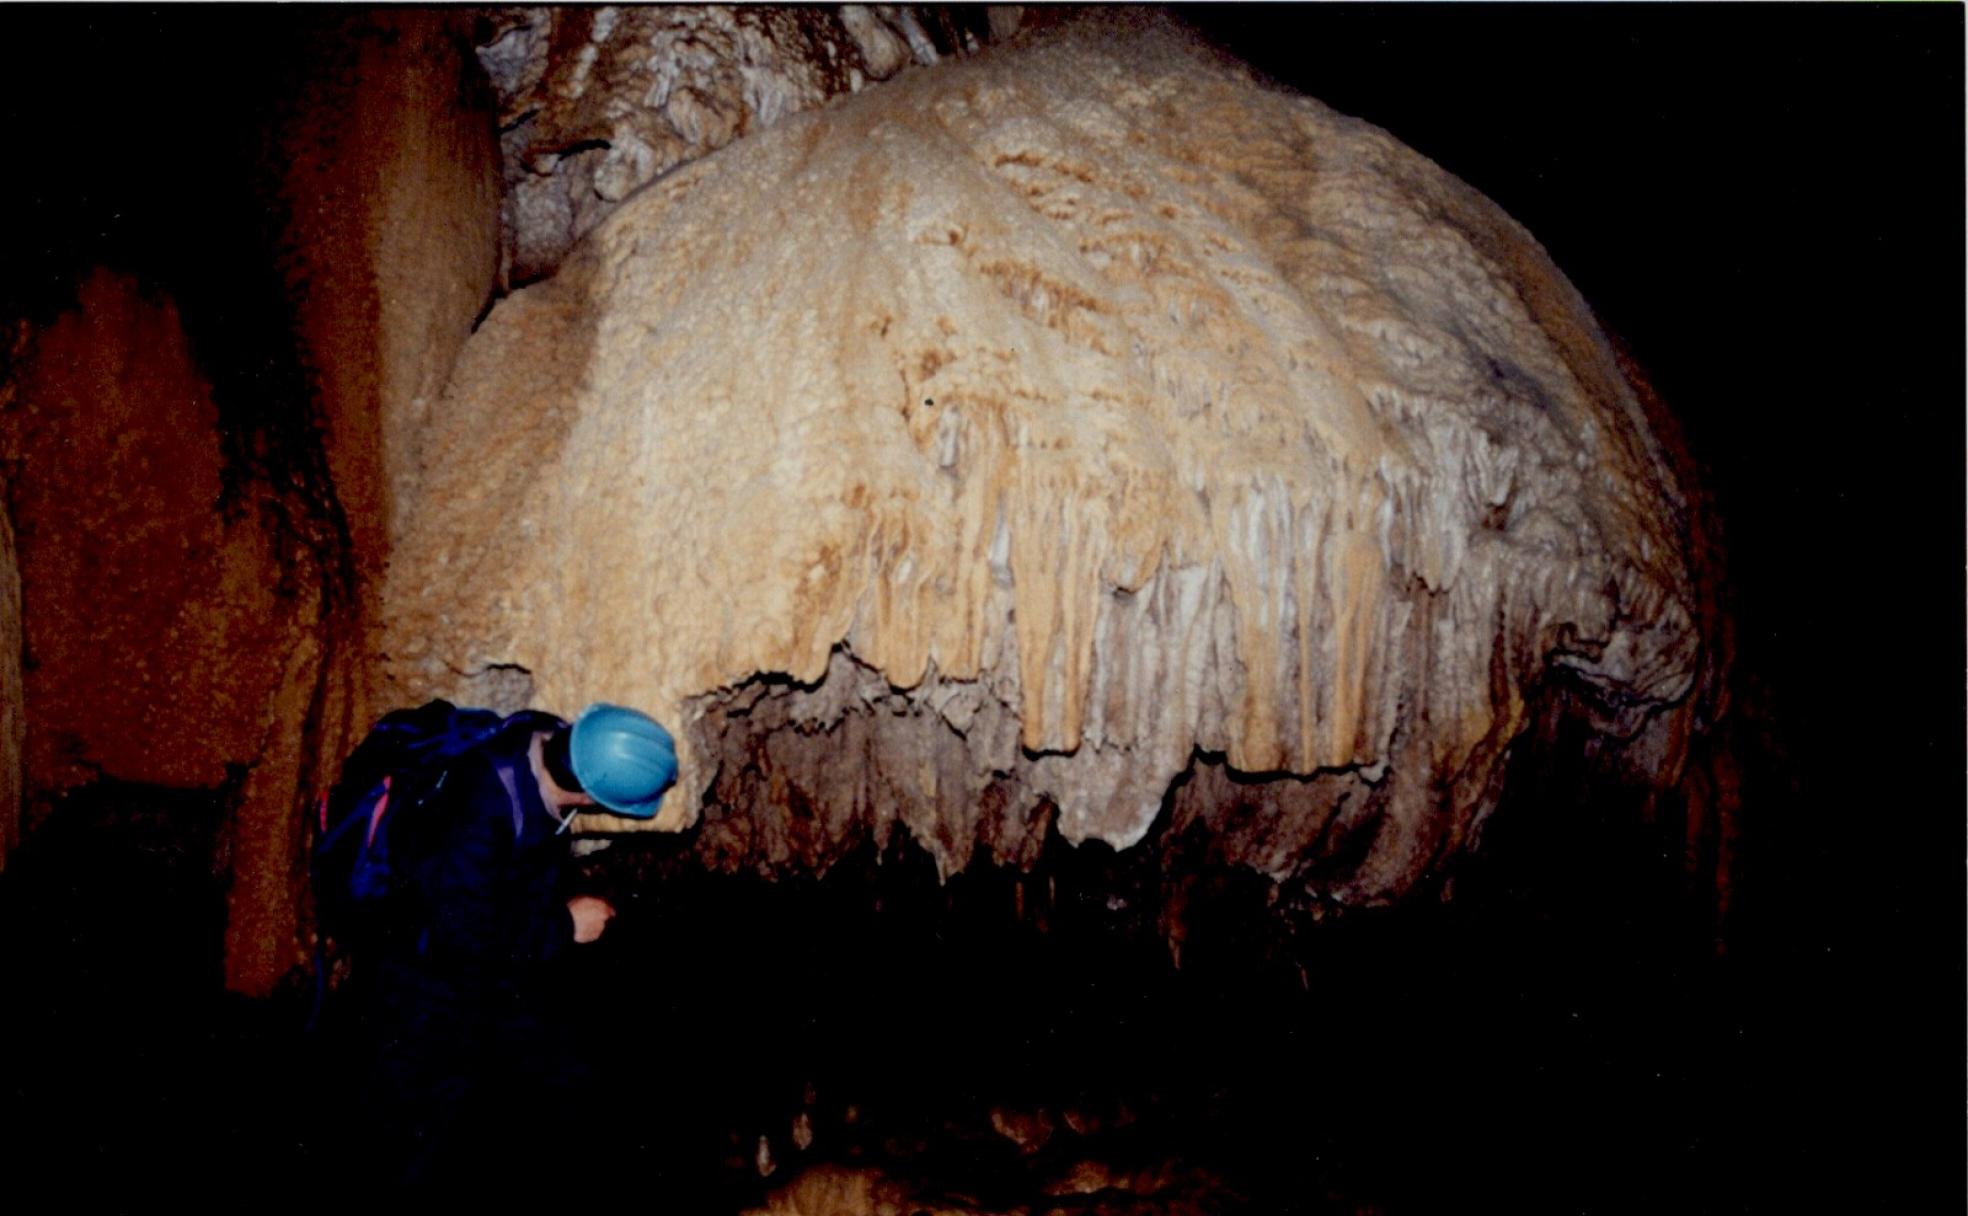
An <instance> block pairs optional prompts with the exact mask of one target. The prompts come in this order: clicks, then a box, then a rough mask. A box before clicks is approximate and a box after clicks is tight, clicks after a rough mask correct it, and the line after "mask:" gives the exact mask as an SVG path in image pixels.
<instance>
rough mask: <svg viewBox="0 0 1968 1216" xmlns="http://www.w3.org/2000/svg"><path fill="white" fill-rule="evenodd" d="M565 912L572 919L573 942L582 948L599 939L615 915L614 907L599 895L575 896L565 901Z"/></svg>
mask: <svg viewBox="0 0 1968 1216" xmlns="http://www.w3.org/2000/svg"><path fill="white" fill-rule="evenodd" d="M567 911H568V914H569V915H571V916H572V917H573V918H574V941H575V942H576V943H577V944H579V945H583V946H585V945H587V944H588V943H589V942H591V941H594V940H595V939H596V938H599V937H600V936H601V931H602V930H603V929H606V928H607V927H608V922H609V920H610V919H612V918H613V917H614V915H615V907H614V905H613V904H611V903H609V902H608V901H607V900H605V899H603V898H601V897H600V896H599V895H576V896H575V897H574V898H573V899H570V900H568V901H567Z"/></svg>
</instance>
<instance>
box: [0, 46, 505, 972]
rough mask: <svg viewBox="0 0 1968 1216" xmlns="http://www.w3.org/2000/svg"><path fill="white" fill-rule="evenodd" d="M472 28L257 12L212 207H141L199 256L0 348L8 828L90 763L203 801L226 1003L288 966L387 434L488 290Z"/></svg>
mask: <svg viewBox="0 0 1968 1216" xmlns="http://www.w3.org/2000/svg"><path fill="white" fill-rule="evenodd" d="M470 26H471V22H470V19H469V15H468V14H464V13H461V12H431V11H415V10H390V11H383V12H375V13H348V14H345V13H339V12H338V13H332V14H330V13H318V14H303V15H300V16H297V17H296V18H294V20H293V21H292V22H290V23H287V24H281V23H273V24H272V25H271V26H270V27H268V28H267V30H266V33H267V35H268V49H267V51H266V53H267V54H268V55H269V56H286V57H288V58H280V59H279V62H281V63H287V62H288V61H289V58H291V59H292V61H293V63H294V71H293V72H292V73H290V74H279V73H273V72H269V73H268V75H269V76H271V77H274V79H273V82H272V84H271V85H270V86H269V85H264V84H263V85H261V86H258V87H261V88H270V90H271V93H272V95H271V96H264V95H262V94H261V93H259V92H253V91H251V90H250V89H248V90H246V91H245V92H244V93H243V94H242V96H241V97H239V98H234V99H231V100H232V102H233V104H234V105H235V106H236V107H237V108H238V111H239V116H238V118H237V119H236V126H237V130H234V129H231V128H228V129H227V130H226V131H224V132H220V133H218V134H216V135H214V137H213V140H212V144H213V149H214V151H213V153H212V156H213V160H214V164H213V165H212V166H210V167H209V177H208V180H207V181H206V186H207V188H208V189H209V190H210V200H211V201H210V204H209V208H210V209H211V210H212V211H214V212H216V213H217V214H219V215H221V216H225V217H229V218H228V219H225V220H214V219H209V218H207V217H206V216H204V215H203V214H201V211H202V210H203V209H204V208H201V207H200V205H198V204H190V205H186V206H185V207H184V208H183V209H182V211H181V212H172V211H170V210H169V209H168V208H166V207H164V206H162V205H159V206H158V208H157V210H158V212H159V214H158V215H155V216H153V217H152V218H151V220H150V222H151V223H153V224H155V225H156V227H157V229H158V231H159V232H161V233H163V234H164V235H165V236H166V237H168V238H169V239H171V240H174V241H177V242H179V243H180V244H181V245H183V244H189V245H195V246H198V247H199V250H198V252H197V253H194V254H190V255H184V254H182V253H180V252H178V251H177V250H176V249H170V250H164V251H161V252H160V251H156V250H154V249H146V250H143V251H139V253H138V254H137V255H136V256H138V257H139V258H147V259H149V260H148V261H147V262H140V265H143V266H145V267H147V268H148V269H147V271H146V276H145V283H146V286H145V287H142V288H140V287H139V285H138V282H137V281H136V280H135V279H132V278H130V277H126V276H122V275H111V274H108V273H106V272H100V271H98V272H96V273H95V274H94V276H93V277H90V278H88V279H87V280H86V282H85V283H84V284H83V285H82V287H81V288H80V290H79V293H78V295H77V297H76V298H75V299H74V301H73V305H72V307H70V308H68V310H67V311H65V312H64V313H63V314H62V315H61V316H60V317H59V319H57V320H55V321H54V323H53V324H52V325H46V326H41V327H37V326H36V324H35V323H34V322H32V321H30V322H27V323H25V324H24V325H23V327H22V329H21V331H20V332H21V338H22V348H21V350H20V351H19V352H18V353H17V354H16V355H15V356H14V357H13V358H12V359H11V360H10V361H9V364H8V365H7V366H5V367H0V394H4V396H0V441H4V445H5V452H4V454H5V456H6V457H7V460H8V463H7V464H6V466H5V467H6V470H7V475H8V478H9V484H8V487H7V489H8V497H9V502H10V505H11V507H12V511H13V522H14V524H15V526H16V528H17V530H18V548H19V571H20V587H21V591H20V597H19V602H20V604H21V606H22V609H23V614H22V615H20V616H18V617H16V616H13V615H10V610H9V607H8V605H9V603H10V601H9V599H8V598H7V596H8V592H7V586H8V585H7V583H6V582H5V581H4V579H3V578H0V644H4V643H5V641H6V632H5V631H6V630H7V629H8V628H10V627H11V624H10V622H13V621H16V620H19V621H23V622H24V627H25V649H26V663H25V666H26V676H25V695H24V701H23V699H22V698H21V697H15V696H11V695H7V694H8V693H9V691H10V689H9V687H8V685H7V681H8V680H9V679H10V678H14V677H17V676H18V675H19V669H18V667H13V668H10V667H7V666H5V665H4V662H0V696H6V702H5V705H4V707H0V752H3V751H4V749H5V748H6V747H8V746H9V745H10V744H9V742H8V741H9V740H11V739H16V738H19V737H20V734H19V732H20V722H21V716H22V715H21V708H22V706H23V704H24V707H25V716H26V723H27V729H26V732H25V747H24V751H25V756H24V760H23V762H22V763H11V764H8V765H7V770H6V771H7V774H8V776H9V778H10V779H11V780H21V779H23V777H24V780H25V783H26V794H25V797H26V803H27V806H28V808H29V811H28V814H29V817H30V818H32V816H33V815H34V814H35V813H36V812H35V809H34V808H37V807H41V808H45V807H47V806H49V805H52V804H53V803H54V802H55V801H57V800H59V799H60V798H61V797H62V796H63V795H64V794H66V793H68V792H70V791H73V790H76V789H78V788H80V787H82V786H85V785H89V784H91V783H95V782H98V781H102V780H113V781H119V782H129V783H135V784H137V785H152V786H160V787H171V788H174V789H200V790H206V791H212V792H214V793H215V794H217V795H218V801H219V802H220V803H222V804H223V805H224V807H225V808H226V810H227V811H228V812H229V814H230V818H229V821H228V823H227V825H226V828H225V831H224V832H223V833H222V834H221V837H220V840H219V845H218V848H219V854H220V855H218V856H216V857H214V858H213V866H214V869H215V872H217V873H219V874H222V875H224V876H225V880H226V890H227V900H228V905H229V906H228V917H227V926H226V944H225V950H226V973H227V982H228V984H229V985H231V986H232V987H233V988H235V989H239V990H242V991H246V992H251V993H264V992H266V991H268V990H269V989H271V988H272V987H273V986H274V984H275V983H276V982H277V981H279V979H280V978H281V977H282V976H283V975H285V974H287V973H289V972H290V971H291V970H292V969H293V968H295V967H296V966H297V965H299V964H301V963H303V962H304V961H305V960H306V959H307V957H308V956H309V951H308V943H307V942H306V941H305V940H304V938H303V936H302V931H303V929H304V927H305V923H306V920H307V915H306V906H307V899H308V895H307V866H306V843H307V833H306V820H305V817H304V811H305V808H306V807H307V806H309V805H310V804H311V801H312V796H313V794H314V793H315V791H316V790H317V788H318V787H319V786H320V785H321V784H322V783H323V781H324V780H325V779H326V778H327V777H329V776H332V773H333V771H334V766H335V765H336V764H338V763H339V760H340V757H341V756H342V755H343V754H344V753H345V752H346V750H347V749H348V747H349V745H350V743H351V741H352V739H353V738H354V737H355V736H356V735H358V734H359V733H360V731H361V730H363V729H364V728H365V727H366V726H367V724H368V723H369V721H371V720H372V719H373V718H374V716H375V715H376V714H377V713H379V712H380V709H379V707H378V706H377V705H376V704H375V703H374V701H373V700H372V699H371V692H372V690H373V687H374V683H375V681H374V680H373V678H372V675H373V671H374V654H373V644H372V640H371V638H370V637H369V632H370V627H371V622H372V621H373V611H372V605H371V602H370V600H371V596H372V592H373V589H374V588H376V587H377V586H378V585H379V579H380V575H381V572H382V570H383V569H384V567H385V565H386V564H387V561H388V543H387V542H388V537H389V533H390V527H391V524H390V518H391V514H390V513H391V510H392V506H391V504H392V502H393V495H392V492H391V490H392V478H393V477H394V476H397V475H399V472H400V470H401V469H404V468H414V467H415V460H416V456H417V449H416V447H415V446H414V445H401V444H397V445H388V446H386V445H385V443H384V442H383V436H384V434H385V432H388V433H390V434H393V435H396V436H410V435H414V434H415V433H416V432H417V427H418V424H419V421H420V419H421V411H422V410H423V408H424V407H425V405H426V403H427V402H428V401H429V400H430V399H432V398H434V397H435V396H436V395H437V393H438V391H439V389H440V388H441V386H442V385H443V383H444V382H445V380H447V379H448V378H449V376H450V371H451V364H452V361H453V360H454V358H455V356H456V354H457V352H458V350H459V348H460V347H461V346H462V345H463V343H464V341H465V338H466V337H467V336H468V335H469V333H470V331H471V326H472V323H473V321H474V320H475V319H476V317H477V316H478V314H479V313H480V312H482V311H483V309H484V308H485V307H486V304H487V302H488V301H489V299H490V298H491V294H492V292H493V290H494V287H495V285H496V281H497V276H498V269H499V248H500V245H499V242H500V229H499V204H500V188H499V162H498V148H497V134H496V129H495V126H494V119H493V100H492V98H491V95H490V90H489V89H488V88H487V87H486V85H485V83H484V80H483V78H482V76H481V74H480V72H479V69H478V66H477V64H476V62H475V60H474V58H473V56H472V55H471V51H470V38H469V34H470ZM290 44H291V45H290ZM255 79H258V78H255ZM242 87H243V86H242ZM208 121H209V119H208ZM228 158H232V159H228ZM241 160H243V161H245V162H247V163H236V162H237V161H241ZM172 217H175V219H176V222H177V223H179V224H180V225H181V226H182V229H183V230H182V231H173V230H171V229H170V227H169V225H170V224H171V223H172ZM262 225H263V227H261V226H262ZM84 248H85V249H89V248H90V247H89V246H86V245H85V246H84ZM91 252H92V253H93V252H95V251H94V250H93V249H91ZM105 256H109V257H112V258H113V257H115V256H116V251H115V250H113V249H110V250H107V251H106V252H105ZM83 264H86V263H83ZM10 572H11V563H10V562H0V576H4V575H5V574H8V573H10ZM11 653H13V654H15V655H19V653H20V650H19V648H18V647H13V648H12V649H11ZM7 798H8V795H7V792H6V790H5V788H0V848H4V846H5V843H6V841H7V840H8V839H9V838H8V837H7V835H6V834H5V833H6V830H7V827H8V824H10V823H11V819H10V817H9V814H8V811H7V807H8V805H10V804H9V803H8V801H7ZM29 826H30V827H31V826H33V825H32V824H30V825H29Z"/></svg>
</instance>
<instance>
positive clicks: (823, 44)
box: [478, 4, 1024, 282]
mask: <svg viewBox="0 0 1968 1216" xmlns="http://www.w3.org/2000/svg"><path fill="white" fill-rule="evenodd" d="M957 9H958V6H951V5H889V4H880V5H872V6H871V5H865V4H844V5H838V6H834V7H824V6H819V5H806V6H797V5H736V6H734V5H723V4H694V5H645V6H636V5H621V6H617V5H607V6H603V7H598V8H590V7H580V8H554V7H529V8H509V9H496V10H491V11H490V12H488V13H486V14H485V21H484V25H485V28H484V30H483V32H482V41H481V44H480V45H479V47H478V58H479V62H480V63H481V64H482V65H483V66H484V67H485V70H486V73H487V75H488V76H489V77H490V78H491V81H492V84H493V87H494V88H495V89H496V90H497V92H498V94H499V99H500V129H501V131H502V135H501V137H500V148H501V151H502V152H503V154H504V160H505V167H506V214H505V219H506V238H507V254H508V266H509V272H510V274H511V276H512V277H513V279H514V280H515V281H519V282H526V281H530V280H533V279H537V278H540V277H542V276H544V275H547V274H551V273H553V271H554V269H555V268H556V267H557V266H559V264H560V262H561V260H562V259H563V258H564V257H566V255H567V252H568V250H569V249H570V248H571V247H572V246H573V244H574V242H576V241H577V240H579V239H580V238H581V237H582V236H584V235H585V234H587V233H588V232H589V231H591V230H592V229H593V228H594V227H595V225H597V224H599V223H600V222H601V221H602V220H604V219H606V218H607V217H608V216H609V215H610V214H611V213H613V211H614V210H615V208H616V207H617V206H619V205H620V204H621V202H622V200H623V198H624V197H626V196H627V195H629V194H630V193H632V192H633V191H635V190H636V189H638V188H640V187H642V186H644V185H647V184H648V183H649V182H650V181H652V180H654V179H655V178H657V177H659V176H661V175H662V174H664V173H667V172H669V171H671V170H672V169H674V168H675V167H676V166H678V165H680V164H683V163H685V162H687V161H691V160H695V159H696V158H698V157H700V156H704V155H706V154H708V153H710V152H712V151H714V150H716V149H718V148H721V147H723V146H725V145H726V144H728V143H730V142H731V141H732V140H734V139H738V138H741V137H743V136H746V135H748V134H751V133H754V132H757V131H761V130H764V129H766V128H768V127H770V126H772V125H773V124H774V123H776V122H778V121H779V120H780V119H781V118H783V117H785V116H786V115H788V114H792V113H795V112H797V111H800V110H809V109H814V108H817V107H820V106H823V105H826V104H827V103H828V102H829V101H830V100H831V99H832V98H835V97H838V96H841V95H843V94H848V93H856V92H859V91H860V90H861V89H863V88H865V87H867V86H868V85H870V84H874V83H876V82H878V81H882V80H886V79H888V78H889V77H891V76H893V75H895V74H896V73H897V72H899V71H901V70H902V69H903V68H905V67H907V66H908V65H909V64H911V63H917V64H922V65H931V64H935V63H937V62H938V61H939V59H940V57H941V56H940V55H939V52H938V50H937V41H938V39H937V38H934V37H932V36H931V33H930V30H931V29H934V30H935V31H936V32H937V34H938V35H940V37H941V40H942V42H943V44H944V46H945V47H946V48H947V49H952V50H955V51H957V52H959V53H963V52H968V51H971V50H974V49H976V48H977V47H978V46H979V45H980V34H981V37H982V39H983V40H1003V39H1008V38H1010V37H1011V36H1013V35H1014V34H1015V33H1016V32H1017V30H1018V29H1019V27H1020V25H1021V24H1022V23H1023V21H1024V17H1023V13H1022V11H1012V10H993V11H992V12H991V14H990V16H989V19H988V21H987V22H985V23H982V24H981V25H980V29H979V31H978V32H971V31H969V30H965V29H961V28H960V27H959V25H958V19H959V13H958V11H957Z"/></svg>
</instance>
